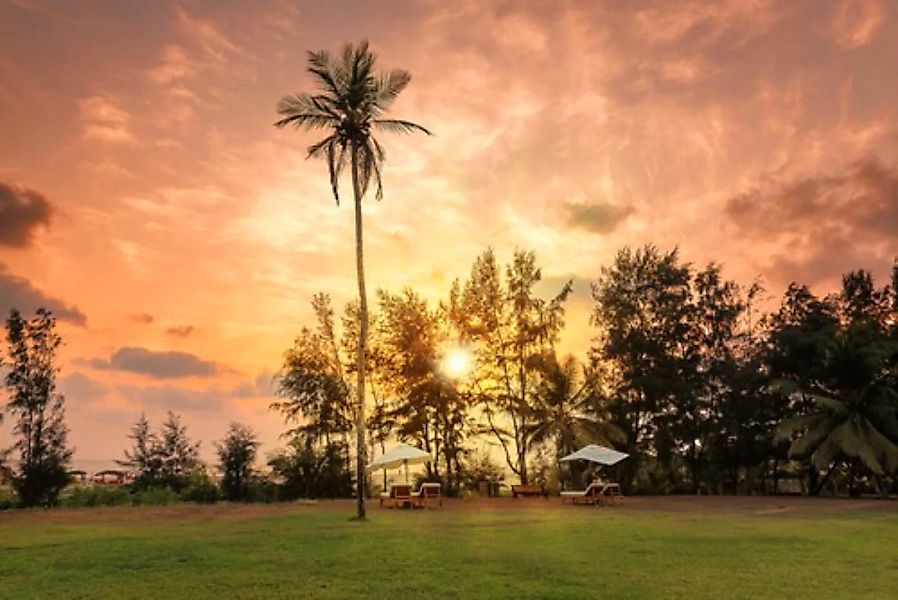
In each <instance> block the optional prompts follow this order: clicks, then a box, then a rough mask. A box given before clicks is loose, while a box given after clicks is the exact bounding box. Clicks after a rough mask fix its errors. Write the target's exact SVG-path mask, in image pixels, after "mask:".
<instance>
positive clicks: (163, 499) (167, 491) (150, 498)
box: [134, 487, 181, 506]
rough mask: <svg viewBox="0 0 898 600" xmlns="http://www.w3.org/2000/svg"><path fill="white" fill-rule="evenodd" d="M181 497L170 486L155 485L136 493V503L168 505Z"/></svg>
mask: <svg viewBox="0 0 898 600" xmlns="http://www.w3.org/2000/svg"><path fill="white" fill-rule="evenodd" d="M180 499H181V498H180V497H179V496H178V493H177V492H176V491H174V490H173V489H171V488H170V487H154V488H149V489H146V490H143V491H140V492H137V493H136V494H134V504H137V505H139V506H168V505H169V504H175V503H177V502H178V501H179V500H180Z"/></svg>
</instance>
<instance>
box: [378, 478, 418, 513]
mask: <svg viewBox="0 0 898 600" xmlns="http://www.w3.org/2000/svg"><path fill="white" fill-rule="evenodd" d="M411 503H412V486H410V485H406V484H402V485H394V486H391V487H390V491H389V493H386V492H385V493H382V494H381V495H380V505H381V506H384V505H385V504H386V505H388V506H389V507H390V508H396V507H397V506H398V507H400V508H402V507H403V506H405V505H406V504H409V505H410V504H411Z"/></svg>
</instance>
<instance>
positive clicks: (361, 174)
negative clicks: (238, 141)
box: [275, 41, 430, 519]
mask: <svg viewBox="0 0 898 600" xmlns="http://www.w3.org/2000/svg"><path fill="white" fill-rule="evenodd" d="M375 61H376V57H375V55H374V53H373V52H371V50H370V49H369V48H368V42H367V41H363V42H361V43H360V44H358V45H357V46H355V47H353V46H352V45H351V44H347V45H346V46H345V47H344V48H343V52H342V54H341V55H340V57H339V58H338V57H334V56H332V55H331V54H330V53H329V52H327V51H325V50H319V51H317V52H309V53H308V63H309V66H308V72H309V73H310V74H311V75H312V77H313V78H314V80H315V82H316V83H317V84H318V87H319V92H318V93H316V94H307V93H298V94H294V95H292V96H285V97H284V98H282V99H281V101H280V103H279V104H278V108H277V111H278V113H279V114H280V115H281V117H282V118H281V119H280V120H278V121H277V122H276V123H275V126H276V127H286V126H288V125H292V126H293V127H296V128H298V129H299V128H304V129H323V130H326V131H328V132H329V135H328V136H327V137H325V138H324V139H322V140H319V141H318V142H315V143H314V144H312V145H311V146H309V148H308V156H307V158H323V159H324V160H325V162H326V163H327V168H328V173H329V175H330V184H331V188H332V189H333V192H334V199H335V200H336V201H337V204H339V203H340V193H339V179H340V174H341V173H342V172H343V169H344V168H345V166H346V163H347V160H348V161H349V163H350V165H351V169H352V190H353V197H354V200H355V254H356V270H357V277H358V287H359V316H360V319H359V321H360V332H359V340H358V352H357V356H356V362H357V365H358V369H357V372H356V411H355V421H356V478H357V481H356V484H357V486H358V489H357V490H356V491H357V500H358V505H357V510H358V517H359V518H360V519H363V518H364V517H365V443H366V442H365V346H366V340H367V333H368V298H367V295H366V293H365V261H364V252H363V245H362V198H363V197H364V195H365V192H367V190H368V186H369V185H370V183H371V180H372V179H374V182H375V184H376V186H377V192H376V196H377V199H378V200H379V199H380V198H381V196H382V195H383V185H382V182H381V168H382V165H383V162H384V158H385V154H384V150H383V147H382V146H381V145H380V142H378V141H377V138H375V137H374V135H373V134H372V129H377V130H380V131H385V132H392V133H414V132H422V133H426V134H430V132H429V131H428V130H427V129H425V128H424V127H421V126H420V125H417V124H415V123H412V122H411V121H404V120H401V119H387V118H384V117H383V115H384V114H385V113H386V111H387V110H388V109H389V108H390V105H391V104H392V103H393V101H394V100H395V99H396V97H397V96H398V95H399V94H400V93H401V92H402V90H404V89H405V87H406V86H407V85H408V83H409V81H410V80H411V75H410V74H409V73H408V72H407V71H404V70H401V69H393V70H391V71H389V72H387V73H377V72H376V71H375V70H374V64H375Z"/></svg>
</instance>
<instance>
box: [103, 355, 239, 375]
mask: <svg viewBox="0 0 898 600" xmlns="http://www.w3.org/2000/svg"><path fill="white" fill-rule="evenodd" d="M86 364H88V365H90V366H91V367H93V368H95V369H103V370H110V371H128V372H130V373H139V374H141V375H146V376H148V377H152V378H153V379H177V378H179V377H209V376H212V375H216V374H218V373H221V372H222V371H223V369H222V367H221V365H219V364H218V363H215V362H212V361H208V360H204V359H202V358H199V357H198V356H196V355H194V354H190V353H188V352H156V351H153V350H148V349H146V348H136V347H125V348H119V349H118V350H116V351H115V352H113V353H112V356H110V357H109V359H108V360H107V359H103V358H95V359H93V360H90V361H87V363H86Z"/></svg>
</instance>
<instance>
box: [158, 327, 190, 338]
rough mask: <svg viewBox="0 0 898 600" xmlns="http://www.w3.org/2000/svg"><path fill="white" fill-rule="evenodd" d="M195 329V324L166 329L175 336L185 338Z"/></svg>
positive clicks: (166, 331)
mask: <svg viewBox="0 0 898 600" xmlns="http://www.w3.org/2000/svg"><path fill="white" fill-rule="evenodd" d="M194 329H195V328H194V326H193V325H177V326H175V327H169V328H168V329H166V330H165V333H167V334H168V335H170V336H173V337H181V338H185V337H188V336H189V335H190V334H192V333H193V332H194Z"/></svg>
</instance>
